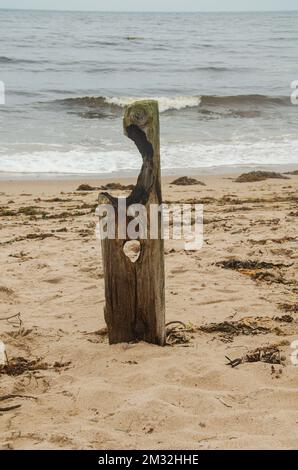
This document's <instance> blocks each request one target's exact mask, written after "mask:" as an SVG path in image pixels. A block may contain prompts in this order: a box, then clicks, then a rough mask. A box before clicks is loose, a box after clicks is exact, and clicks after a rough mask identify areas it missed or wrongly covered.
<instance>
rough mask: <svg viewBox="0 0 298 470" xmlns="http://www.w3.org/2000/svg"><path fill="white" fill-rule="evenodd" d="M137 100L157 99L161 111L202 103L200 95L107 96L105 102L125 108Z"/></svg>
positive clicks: (195, 105)
mask: <svg viewBox="0 0 298 470" xmlns="http://www.w3.org/2000/svg"><path fill="white" fill-rule="evenodd" d="M136 100H156V101H158V105H159V111H160V112H161V113H163V112H165V111H169V110H171V109H175V110H180V109H184V108H195V107H197V106H199V105H200V102H201V98H200V97H199V96H151V97H135V96H119V97H116V96H115V97H111V98H109V97H105V102H106V103H108V104H114V105H116V106H120V107H121V108H123V107H124V106H127V105H129V104H131V103H133V102H134V101H136Z"/></svg>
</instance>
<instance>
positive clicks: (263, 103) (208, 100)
mask: <svg viewBox="0 0 298 470" xmlns="http://www.w3.org/2000/svg"><path fill="white" fill-rule="evenodd" d="M143 99H154V100H157V101H158V103H159V110H160V112H161V113H164V112H166V111H181V110H185V109H187V108H189V109H190V108H196V109H199V111H200V112H204V111H206V112H207V111H208V109H209V110H210V109H211V110H212V111H213V110H215V109H216V108H218V111H221V110H222V109H223V108H224V109H225V110H231V109H232V110H237V111H236V113H235V115H239V117H246V111H245V110H247V108H254V109H256V108H257V109H258V110H259V111H258V113H257V114H258V115H259V114H260V110H262V109H263V108H266V107H268V106H271V107H272V106H275V107H278V106H291V102H290V98H289V97H286V96H266V95H234V96H224V95H223V96H217V95H202V96H199V95H197V96H150V97H137V96H112V97H108V96H83V97H78V98H65V99H63V100H55V103H58V104H60V105H63V106H67V107H70V108H95V109H101V110H104V108H106V110H111V109H114V111H116V110H117V109H118V110H119V111H120V110H121V109H122V108H124V107H125V106H127V105H129V104H131V103H133V102H134V101H136V100H143ZM249 116H251V112H249V113H248V115H247V117H249Z"/></svg>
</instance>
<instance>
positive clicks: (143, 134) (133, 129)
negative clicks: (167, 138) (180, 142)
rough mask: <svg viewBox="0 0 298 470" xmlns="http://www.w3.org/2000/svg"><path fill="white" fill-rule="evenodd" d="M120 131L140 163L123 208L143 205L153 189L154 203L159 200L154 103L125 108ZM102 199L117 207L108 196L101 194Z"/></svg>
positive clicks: (136, 103)
mask: <svg viewBox="0 0 298 470" xmlns="http://www.w3.org/2000/svg"><path fill="white" fill-rule="evenodd" d="M123 130H124V134H125V135H126V136H127V137H128V138H129V139H131V140H133V142H134V143H135V145H136V147H137V148H138V150H139V152H140V154H141V155H142V159H143V164H142V168H141V171H140V174H139V176H138V180H137V184H136V186H135V188H134V189H133V190H132V192H131V194H130V195H129V196H128V197H127V204H134V203H140V204H146V202H147V201H148V198H149V194H150V192H151V190H152V188H153V186H155V191H156V193H157V197H158V199H161V196H160V144H159V113H158V102H157V101H155V100H140V101H135V102H134V103H132V104H130V105H128V106H126V108H125V114H124V118H123ZM102 196H105V197H107V198H108V199H109V200H110V202H112V204H114V205H117V198H115V197H113V196H111V195H110V194H108V193H102ZM100 199H101V197H100Z"/></svg>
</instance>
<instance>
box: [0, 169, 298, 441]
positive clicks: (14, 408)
mask: <svg viewBox="0 0 298 470" xmlns="http://www.w3.org/2000/svg"><path fill="white" fill-rule="evenodd" d="M189 176H193V175H189ZM197 178H198V179H199V180H201V181H202V182H203V183H205V186H203V185H194V186H176V185H172V184H170V183H171V181H172V180H173V179H174V177H166V178H164V179H163V199H164V201H171V202H174V201H178V202H183V201H185V202H189V201H197V202H200V203H203V204H204V246H203V248H202V249H201V250H199V251H195V252H187V251H185V250H184V248H183V247H182V246H181V244H179V242H176V241H169V242H166V246H165V263H166V320H167V322H169V321H174V320H179V321H182V322H184V323H185V324H187V325H190V324H191V328H190V332H189V342H187V343H185V344H177V345H174V346H165V347H158V346H154V345H150V344H145V343H138V344H118V345H113V346H110V345H109V344H108V339H107V335H106V334H105V332H104V327H105V322H104V317H103V307H104V279H103V271H102V260H101V247H100V242H99V240H97V239H96V235H95V225H96V222H97V219H96V216H95V214H94V209H95V207H96V201H97V196H98V192H99V191H96V190H95V191H88V192H86V191H76V189H77V187H78V186H79V184H81V183H88V184H90V185H94V186H100V185H102V184H105V183H107V182H110V180H106V181H105V180H101V181H99V180H88V179H87V178H83V177H82V178H81V180H75V181H72V180H67V181H63V180H60V181H51V180H47V181H34V182H31V181H21V180H20V181H1V185H0V231H1V238H0V245H1V250H0V263H1V275H0V339H1V340H2V341H3V342H4V343H5V345H6V351H7V355H8V359H9V361H12V362H13V361H15V360H16V359H15V358H23V359H22V361H23V362H24V361H25V362H24V363H25V364H27V370H25V371H24V372H23V373H19V374H18V375H9V374H6V373H2V374H1V375H0V400H1V401H0V435H1V439H0V448H1V449H297V448H298V433H297V423H298V380H297V378H298V375H297V374H298V367H297V366H296V367H295V366H294V365H293V364H292V363H291V360H290V356H291V353H292V351H293V350H292V349H291V347H290V344H291V342H292V341H294V340H297V339H298V317H297V305H298V304H297V299H298V295H297V293H298V275H297V273H298V270H297V246H298V245H297V235H298V234H297V215H298V212H297V210H298V204H297V203H298V185H297V183H298V176H297V175H296V176H294V175H292V176H289V179H268V180H266V181H260V182H253V183H236V182H235V181H234V180H235V175H219V176H211V175H207V176H197ZM113 181H117V182H121V183H125V184H127V183H132V182H134V180H133V179H132V180H131V179H129V180H125V181H124V180H121V179H117V180H115V179H114V180H113ZM112 193H113V194H114V195H120V194H121V195H123V194H126V193H125V192H123V191H117V190H116V191H112ZM229 260H230V261H231V260H234V262H230V263H227V261H229ZM238 261H241V262H246V261H253V262H258V263H268V265H265V264H263V265H262V264H259V265H258V264H256V263H255V264H252V263H250V264H247V265H245V263H244V265H243V266H241V263H240V264H239V263H238V264H237V262H238ZM224 262H226V263H224ZM9 317H12V318H9ZM247 317H249V318H248V319H247ZM242 319H245V320H243V322H244V323H245V324H246V325H248V326H249V325H250V324H251V322H253V325H254V327H253V328H246V329H245V328H243V327H241V326H240V325H241V322H240V320H242ZM222 322H230V325H231V324H232V327H230V329H224V328H223V327H221V328H220V327H218V331H216V328H209V330H208V328H207V329H204V328H203V329H202V327H203V326H206V325H209V324H210V323H217V324H220V323H222ZM231 322H232V323H231ZM243 322H242V323H243ZM237 325H238V326H239V328H238V326H237ZM269 345H270V346H272V345H273V346H276V347H278V348H279V349H280V351H281V354H282V355H284V360H283V364H270V363H265V362H262V361H259V362H243V363H241V364H239V365H238V366H237V367H234V368H232V367H230V366H229V365H227V362H228V361H227V359H226V358H225V356H228V357H229V358H231V359H235V358H241V357H243V356H244V355H245V354H246V353H247V352H249V351H251V350H254V349H255V348H258V347H265V346H269ZM26 361H27V362H26ZM30 364H31V370H30ZM34 364H35V365H36V364H37V365H38V364H40V367H39V368H38V367H34ZM19 372H21V371H19ZM16 373H17V371H16ZM8 395H11V397H7V396H8ZM19 405H20V406H19Z"/></svg>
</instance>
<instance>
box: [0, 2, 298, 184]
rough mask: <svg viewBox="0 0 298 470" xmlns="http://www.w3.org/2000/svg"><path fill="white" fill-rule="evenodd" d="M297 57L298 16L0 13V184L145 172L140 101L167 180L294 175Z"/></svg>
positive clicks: (296, 161) (296, 158)
mask: <svg viewBox="0 0 298 470" xmlns="http://www.w3.org/2000/svg"><path fill="white" fill-rule="evenodd" d="M297 52H298V12H274V13H268V12H264V13H101V12H61V11H59V12H58V11H21V10H18V11H13V10H0V92H1V90H2V91H4V88H5V94H4V93H3V94H2V95H3V96H2V97H1V94H0V174H2V175H3V174H10V175H11V177H13V176H14V175H15V176H17V175H37V176H38V177H39V176H40V175H48V176H55V177H57V176H63V175H89V176H92V175H106V176H109V175H114V174H118V175H123V176H125V175H130V174H136V173H138V171H139V169H140V166H141V157H140V155H139V153H138V151H137V149H136V148H135V146H134V144H133V143H132V142H131V141H130V140H129V139H128V138H127V137H125V136H124V135H123V130H122V117H123V113H124V107H125V106H126V105H127V104H129V103H130V102H132V101H134V100H135V99H141V98H153V99H156V100H158V102H159V111H160V135H161V165H162V171H163V173H164V174H172V173H177V174H178V173H183V174H191V173H200V172H202V173H204V172H205V173H206V172H209V171H210V172H211V171H218V170H219V169H221V170H222V169H224V170H225V171H226V170H229V169H232V168H238V167H248V168H256V167H264V168H265V167H268V166H270V167H275V166H281V167H289V166H293V165H294V166H295V165H297V164H298V130H297V117H298V105H297V104H295V100H293V94H295V87H298V61H297ZM295 81H296V83H295ZM296 91H297V90H296ZM291 95H292V98H291ZM297 96H298V93H297ZM297 101H298V100H296V102H297ZM296 168H297V167H296Z"/></svg>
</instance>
